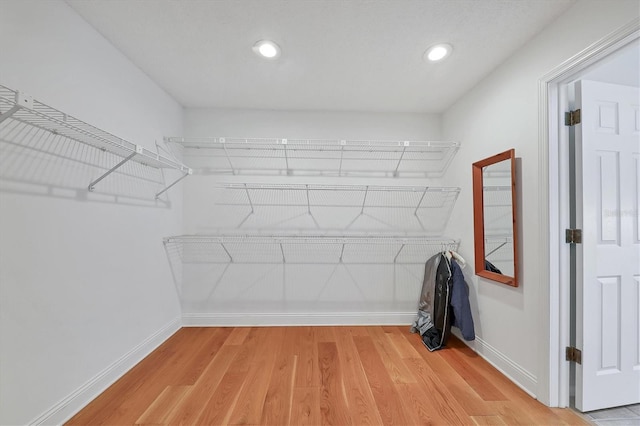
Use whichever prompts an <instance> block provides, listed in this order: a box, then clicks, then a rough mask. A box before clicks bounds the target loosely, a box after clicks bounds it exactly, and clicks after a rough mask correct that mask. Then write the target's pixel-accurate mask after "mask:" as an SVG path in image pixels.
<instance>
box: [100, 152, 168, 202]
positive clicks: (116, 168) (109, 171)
mask: <svg viewBox="0 0 640 426" xmlns="http://www.w3.org/2000/svg"><path fill="white" fill-rule="evenodd" d="M143 151H144V149H143V148H142V147H141V146H140V145H136V150H135V152H132V153H131V154H129V155H128V156H126V157H125V158H124V159H123V160H122V161H120V162H119V163H118V164H116V165H115V166H113V167H112V168H110V169H109V170H107V172H106V173H105V174H103V175H102V176H100V177H99V178H98V179H96V180H94V181H93V182H91V183H90V184H89V191H90V192H93V190H94V189H95V187H96V184H97V183H98V182H100V181H101V180H102V179H104V178H106V177H107V176H109V175H110V174H111V173H113V172H115V171H116V170H118V169H119V168H120V167H122V166H124V165H125V163H126V162H127V161H129V160H131V159H132V158H133V157H135V156H136V155H138V154H142V153H143ZM156 198H158V197H157V196H156Z"/></svg>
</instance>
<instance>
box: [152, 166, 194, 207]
mask: <svg viewBox="0 0 640 426" xmlns="http://www.w3.org/2000/svg"><path fill="white" fill-rule="evenodd" d="M191 173H192V171H191V169H189V170H187V173H185V174H184V175H182V176H181V177H179V178H178V179H176V180H175V182H173V183H172V184H171V185H169V186H167V187H166V188H165V189H163V190H162V191H160V192H158V193H157V194H156V200H157V199H158V198H160V196H161V195H162V194H164V193H165V192H167V191H168V190H169V189H171V187H172V186H173V185H175V184H176V183H178V182H180V181H181V180H182V179H184V178H186V177H187V176H189V175H190V174H191Z"/></svg>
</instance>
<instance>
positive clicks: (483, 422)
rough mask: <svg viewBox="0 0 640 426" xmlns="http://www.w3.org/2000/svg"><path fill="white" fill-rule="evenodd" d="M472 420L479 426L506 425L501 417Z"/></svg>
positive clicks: (474, 418) (484, 417)
mask: <svg viewBox="0 0 640 426" xmlns="http://www.w3.org/2000/svg"><path fill="white" fill-rule="evenodd" d="M471 420H473V423H475V424H477V425H478V426H494V425H506V424H507V423H505V422H504V420H502V417H500V416H472V417H471Z"/></svg>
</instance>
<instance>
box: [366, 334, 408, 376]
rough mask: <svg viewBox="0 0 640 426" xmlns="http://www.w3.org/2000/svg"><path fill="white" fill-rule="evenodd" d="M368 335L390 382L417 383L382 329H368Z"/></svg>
mask: <svg viewBox="0 0 640 426" xmlns="http://www.w3.org/2000/svg"><path fill="white" fill-rule="evenodd" d="M369 335H370V336H371V340H372V341H373V343H374V345H375V347H376V350H377V351H378V354H379V355H380V359H381V360H382V363H383V364H384V367H385V369H386V370H387V372H388V373H389V376H390V377H391V380H393V381H394V382H395V383H417V381H416V378H415V377H414V375H413V374H412V373H411V371H409V369H408V368H407V366H406V365H405V364H404V362H402V358H401V357H400V354H399V353H398V352H397V351H396V349H395V345H393V344H392V342H391V340H389V339H388V337H387V333H385V332H384V330H383V329H382V327H369Z"/></svg>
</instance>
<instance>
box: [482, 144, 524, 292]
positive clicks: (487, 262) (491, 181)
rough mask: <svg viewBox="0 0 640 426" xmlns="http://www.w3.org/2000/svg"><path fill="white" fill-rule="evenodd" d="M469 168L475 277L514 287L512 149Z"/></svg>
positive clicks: (516, 259) (515, 280)
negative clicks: (471, 181)
mask: <svg viewBox="0 0 640 426" xmlns="http://www.w3.org/2000/svg"><path fill="white" fill-rule="evenodd" d="M472 168H473V226H474V246H475V269H476V275H479V276H481V277H483V278H486V279H488V280H492V281H497V282H499V283H502V284H507V285H510V286H513V287H517V286H518V250H517V247H518V232H517V230H518V227H517V217H518V215H517V209H516V153H515V150H514V149H510V150H508V151H505V152H501V153H500V154H496V155H494V156H491V157H489V158H485V159H484V160H480V161H477V162H475V163H473V165H472Z"/></svg>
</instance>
